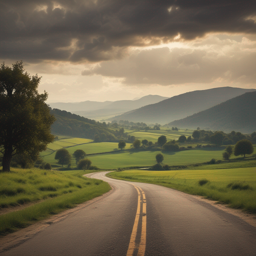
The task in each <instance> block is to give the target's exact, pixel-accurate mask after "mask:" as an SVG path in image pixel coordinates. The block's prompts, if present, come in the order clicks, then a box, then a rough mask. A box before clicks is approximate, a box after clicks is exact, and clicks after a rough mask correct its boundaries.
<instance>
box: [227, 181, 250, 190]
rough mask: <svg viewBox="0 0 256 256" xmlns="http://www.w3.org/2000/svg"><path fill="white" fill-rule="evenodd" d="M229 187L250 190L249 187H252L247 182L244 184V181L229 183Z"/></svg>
mask: <svg viewBox="0 0 256 256" xmlns="http://www.w3.org/2000/svg"><path fill="white" fill-rule="evenodd" d="M227 188H231V189H232V190H235V189H237V190H248V189H252V188H251V187H250V186H249V185H247V184H242V183H233V182H232V183H229V184H228V185H227Z"/></svg>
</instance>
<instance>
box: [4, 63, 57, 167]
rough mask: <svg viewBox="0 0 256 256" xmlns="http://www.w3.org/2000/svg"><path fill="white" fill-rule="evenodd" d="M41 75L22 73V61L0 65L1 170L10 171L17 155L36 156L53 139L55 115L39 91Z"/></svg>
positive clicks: (45, 96) (44, 95)
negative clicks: (9, 64)
mask: <svg viewBox="0 0 256 256" xmlns="http://www.w3.org/2000/svg"><path fill="white" fill-rule="evenodd" d="M39 82H40V77H38V76H37V75H35V76H30V75H29V74H28V73H27V72H25V70H24V68H23V63H22V61H20V62H16V63H15V64H13V65H12V67H8V66H6V65H5V64H2V65H1V67H0V113H1V114H0V127H1V129H0V147H1V149H2V150H1V152H2V154H3V171H10V163H11V159H12V157H13V156H14V155H16V154H25V155H26V156H28V157H29V156H35V155H38V153H39V152H41V151H43V150H45V149H46V145H47V144H48V143H50V142H51V141H53V139H54V136H53V135H51V133H50V127H51V124H52V123H53V122H54V120H55V119H54V117H53V116H52V115H51V114H50V109H49V107H48V106H47V105H46V103H45V101H46V99H47V93H46V92H45V93H43V94H39V93H38V91H37V89H38V85H39Z"/></svg>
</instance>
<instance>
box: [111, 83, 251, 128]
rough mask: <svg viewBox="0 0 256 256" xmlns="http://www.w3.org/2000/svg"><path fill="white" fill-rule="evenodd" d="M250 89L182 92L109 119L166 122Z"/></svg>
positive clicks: (228, 88)
mask: <svg viewBox="0 0 256 256" xmlns="http://www.w3.org/2000/svg"><path fill="white" fill-rule="evenodd" d="M251 91H254V90H252V89H241V88H232V87H221V88H214V89H209V90H202V91H193V92H188V93H184V94H181V95H178V96H174V97H172V98H169V99H166V100H163V101H161V102H159V103H155V104H151V105H147V106H144V107H141V108H139V109H135V110H132V111H129V112H127V113H124V114H122V115H118V116H115V117H113V118H110V119H109V120H128V121H132V122H144V123H150V124H153V123H159V124H166V123H169V122H171V121H174V120H177V119H181V118H184V117H187V116H190V115H193V114H195V113H198V112H200V111H203V110H205V109H208V108H211V107H213V106H215V105H217V104H220V103H222V102H225V101H227V100H229V99H232V98H234V97H237V96H239V95H242V94H244V93H246V92H251Z"/></svg>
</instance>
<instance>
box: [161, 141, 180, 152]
mask: <svg viewBox="0 0 256 256" xmlns="http://www.w3.org/2000/svg"><path fill="white" fill-rule="evenodd" d="M163 150H164V151H171V152H175V151H179V146H178V145H177V144H175V143H173V142H168V143H165V144H164V145H163Z"/></svg>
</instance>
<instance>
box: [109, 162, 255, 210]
mask: <svg viewBox="0 0 256 256" xmlns="http://www.w3.org/2000/svg"><path fill="white" fill-rule="evenodd" d="M108 176H109V177H112V178H117V179H123V180H129V181H138V182H146V183H152V184H157V185H162V186H166V187H170V188H174V189H178V190H181V191H184V192H186V193H190V194H194V195H202V196H205V197H206V198H209V199H213V200H217V201H219V202H222V203H226V204H229V205H230V206H231V207H233V208H240V209H244V210H246V211H248V212H250V213H256V200H255V198H256V167H250V168H231V169H215V170H180V171H142V170H129V171H122V172H112V173H109V174H108Z"/></svg>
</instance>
